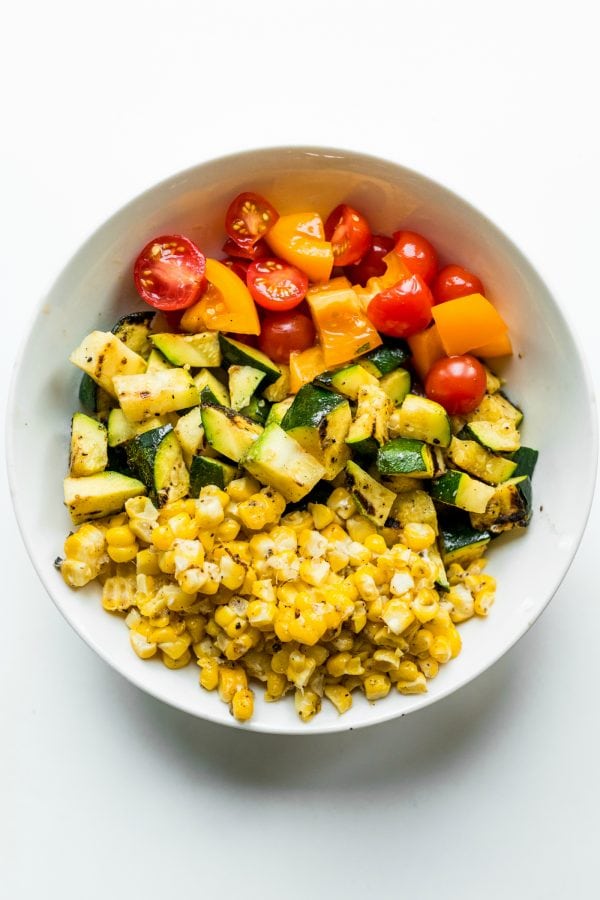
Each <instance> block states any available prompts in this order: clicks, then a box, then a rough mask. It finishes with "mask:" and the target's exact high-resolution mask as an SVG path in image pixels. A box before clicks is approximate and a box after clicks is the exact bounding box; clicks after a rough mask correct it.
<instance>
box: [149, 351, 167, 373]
mask: <svg viewBox="0 0 600 900" xmlns="http://www.w3.org/2000/svg"><path fill="white" fill-rule="evenodd" d="M172 368H173V363H170V362H169V360H168V359H165V357H164V356H163V355H162V353H161V352H160V350H157V349H156V347H153V348H152V350H151V351H150V356H149V357H148V361H147V363H146V372H148V373H151V372H163V371H164V370H165V369H172Z"/></svg>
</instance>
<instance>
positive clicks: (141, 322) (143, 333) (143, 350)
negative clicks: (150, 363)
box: [111, 309, 156, 359]
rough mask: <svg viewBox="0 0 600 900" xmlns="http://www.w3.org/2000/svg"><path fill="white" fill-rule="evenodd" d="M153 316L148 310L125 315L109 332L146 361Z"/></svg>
mask: <svg viewBox="0 0 600 900" xmlns="http://www.w3.org/2000/svg"><path fill="white" fill-rule="evenodd" d="M155 316H156V313H155V312H154V311H153V310H150V309H148V310H140V311H138V312H132V313H127V315H125V316H121V318H120V319H119V320H118V321H117V322H116V323H115V324H114V325H113V327H112V329H111V331H112V333H113V334H115V335H116V336H117V337H118V338H119V340H121V341H123V343H124V344H125V346H126V347H129V349H130V350H133V352H134V353H138V354H139V355H140V356H141V357H143V359H148V356H149V354H150V351H151V350H152V345H151V343H150V339H149V336H150V330H151V328H152V323H153V321H154V317H155Z"/></svg>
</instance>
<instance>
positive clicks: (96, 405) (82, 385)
mask: <svg viewBox="0 0 600 900" xmlns="http://www.w3.org/2000/svg"><path fill="white" fill-rule="evenodd" d="M79 402H80V403H81V405H82V406H83V408H84V409H85V410H87V412H90V413H94V415H95V416H97V417H98V418H99V419H101V420H102V421H103V422H104V421H106V419H107V417H108V413H109V410H110V408H111V406H112V405H113V403H114V402H115V401H114V398H113V397H111V395H110V394H109V393H107V391H105V390H104V389H103V388H101V387H100V385H99V384H96V382H95V381H94V379H93V378H91V377H90V376H89V375H88V374H87V372H83V373H82V375H81V381H80V382H79Z"/></svg>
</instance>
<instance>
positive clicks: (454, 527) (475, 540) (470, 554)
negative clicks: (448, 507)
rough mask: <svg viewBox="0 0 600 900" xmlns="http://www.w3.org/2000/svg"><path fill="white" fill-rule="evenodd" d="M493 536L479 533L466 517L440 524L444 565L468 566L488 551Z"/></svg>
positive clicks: (454, 518) (446, 520)
mask: <svg viewBox="0 0 600 900" xmlns="http://www.w3.org/2000/svg"><path fill="white" fill-rule="evenodd" d="M490 538H491V534H490V532H488V531H478V530H476V529H475V528H473V526H472V525H471V524H470V523H469V521H468V519H467V517H466V516H453V517H451V518H449V519H444V520H443V521H442V522H441V523H440V535H439V542H440V553H441V556H442V560H443V562H444V565H446V566H449V565H451V564H452V563H459V565H461V566H465V565H468V564H469V563H471V562H473V561H474V560H476V559H479V557H480V556H483V554H484V553H485V551H486V548H487V545H488V544H489V542H490Z"/></svg>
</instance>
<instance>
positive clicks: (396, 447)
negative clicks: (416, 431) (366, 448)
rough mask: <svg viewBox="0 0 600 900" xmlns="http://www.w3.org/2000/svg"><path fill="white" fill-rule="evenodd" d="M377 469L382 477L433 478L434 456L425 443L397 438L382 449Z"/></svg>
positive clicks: (378, 457)
mask: <svg viewBox="0 0 600 900" xmlns="http://www.w3.org/2000/svg"><path fill="white" fill-rule="evenodd" d="M377 468H378V470H379V471H380V472H381V474H382V475H405V476H408V477H410V478H432V477H433V456H432V454H431V450H430V448H429V447H428V445H427V444H426V443H425V442H424V441H413V440H410V439H408V438H396V439H395V440H393V441H388V443H387V444H384V445H383V447H380V449H379V451H378V453H377Z"/></svg>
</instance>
